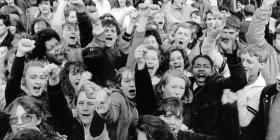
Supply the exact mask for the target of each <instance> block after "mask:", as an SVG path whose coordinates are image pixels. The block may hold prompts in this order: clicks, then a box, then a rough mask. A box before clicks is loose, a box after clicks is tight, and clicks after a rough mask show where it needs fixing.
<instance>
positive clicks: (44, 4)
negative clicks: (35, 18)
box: [39, 1, 51, 14]
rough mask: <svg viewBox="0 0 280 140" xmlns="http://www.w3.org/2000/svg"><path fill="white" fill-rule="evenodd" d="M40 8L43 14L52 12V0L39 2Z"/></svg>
mask: <svg viewBox="0 0 280 140" xmlns="http://www.w3.org/2000/svg"><path fill="white" fill-rule="evenodd" d="M39 10H40V11H41V13H42V14H49V13H50V12H51V4H50V2H49V1H48V2H42V3H40V4H39Z"/></svg>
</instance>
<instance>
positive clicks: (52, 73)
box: [44, 63, 60, 83]
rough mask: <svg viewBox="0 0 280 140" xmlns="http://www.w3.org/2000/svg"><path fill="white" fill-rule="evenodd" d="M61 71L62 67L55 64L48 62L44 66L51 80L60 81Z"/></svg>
mask: <svg viewBox="0 0 280 140" xmlns="http://www.w3.org/2000/svg"><path fill="white" fill-rule="evenodd" d="M59 71H60V68H59V67H58V66H57V65H55V64H53V63H52V64H48V65H46V66H45V67H44V73H45V74H46V75H47V76H48V78H49V81H52V82H55V83H58V82H59Z"/></svg>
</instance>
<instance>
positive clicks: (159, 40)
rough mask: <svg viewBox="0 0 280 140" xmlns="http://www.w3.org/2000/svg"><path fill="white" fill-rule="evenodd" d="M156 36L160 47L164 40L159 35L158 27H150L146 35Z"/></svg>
mask: <svg viewBox="0 0 280 140" xmlns="http://www.w3.org/2000/svg"><path fill="white" fill-rule="evenodd" d="M151 35H152V36H154V37H155V38H156V41H157V43H158V45H159V48H160V47H161V45H162V41H161V37H160V35H159V32H158V31H157V30H156V29H152V28H148V29H147V30H146V32H145V37H149V36H151Z"/></svg>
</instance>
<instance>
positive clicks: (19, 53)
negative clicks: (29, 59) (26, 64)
mask: <svg viewBox="0 0 280 140" xmlns="http://www.w3.org/2000/svg"><path fill="white" fill-rule="evenodd" d="M25 54H26V53H24V52H21V51H17V53H16V57H24V56H25Z"/></svg>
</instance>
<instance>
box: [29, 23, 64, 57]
mask: <svg viewBox="0 0 280 140" xmlns="http://www.w3.org/2000/svg"><path fill="white" fill-rule="evenodd" d="M52 38H55V39H57V40H58V41H60V37H59V35H58V34H57V32H56V31H55V30H53V29H51V28H47V29H44V30H41V31H39V32H37V33H36V34H35V36H34V40H35V48H34V49H33V51H32V53H31V54H30V55H29V56H28V58H29V59H39V60H46V59H47V57H46V51H47V48H46V45H45V43H46V42H47V41H49V40H51V39H52Z"/></svg>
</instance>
